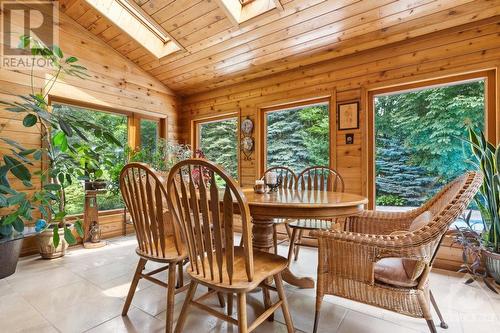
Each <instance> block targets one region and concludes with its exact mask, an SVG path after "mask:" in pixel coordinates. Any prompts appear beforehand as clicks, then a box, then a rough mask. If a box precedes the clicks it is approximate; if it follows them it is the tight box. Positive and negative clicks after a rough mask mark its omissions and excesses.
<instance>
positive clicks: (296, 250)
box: [293, 229, 304, 261]
mask: <svg viewBox="0 0 500 333" xmlns="http://www.w3.org/2000/svg"><path fill="white" fill-rule="evenodd" d="M303 233H304V230H303V229H300V231H299V237H298V238H297V243H300V242H301V241H302V234H303ZM299 251H300V245H298V244H295V258H294V259H293V260H294V261H297V259H299Z"/></svg>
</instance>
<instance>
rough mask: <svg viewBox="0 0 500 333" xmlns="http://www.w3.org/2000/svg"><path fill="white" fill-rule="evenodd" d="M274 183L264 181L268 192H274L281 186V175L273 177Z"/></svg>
mask: <svg viewBox="0 0 500 333" xmlns="http://www.w3.org/2000/svg"><path fill="white" fill-rule="evenodd" d="M275 180H276V182H275V183H266V185H267V187H269V191H270V192H276V191H278V189H279V188H280V187H281V183H282V182H283V177H282V176H281V175H279V176H277V177H276V178H275Z"/></svg>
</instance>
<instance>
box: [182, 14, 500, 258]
mask: <svg viewBox="0 0 500 333" xmlns="http://www.w3.org/2000/svg"><path fill="white" fill-rule="evenodd" d="M499 36H500V17H499V16H496V17H493V18H490V19H486V20H482V21H479V22H474V23H470V24H465V25H462V26H458V27H454V28H450V29H447V30H443V31H439V32H435V33H430V34H427V35H424V36H420V37H416V38H412V39H408V40H406V41H402V42H397V43H394V44H389V45H386V46H383V47H378V48H375V49H372V50H368V51H363V52H358V53H356V54H354V55H350V56H345V57H341V58H337V59H334V60H331V61H325V62H321V63H317V64H314V65H310V66H305V67H303V68H300V69H296V70H292V71H288V72H285V73H280V74H276V75H271V76H268V77H266V78H265V79H258V80H252V81H246V82H243V83H240V84H237V85H233V86H228V87H224V88H220V89H216V90H212V91H209V92H206V93H200V94H196V95H191V96H189V97H186V98H185V99H184V101H183V113H182V115H181V119H180V121H181V126H182V130H183V131H182V134H181V136H182V138H184V140H186V141H189V140H190V138H192V133H191V131H192V126H191V123H192V121H194V120H196V119H198V118H203V117H209V116H217V115H220V114H224V113H228V112H234V111H239V113H240V116H241V117H242V118H243V117H246V116H249V117H250V118H252V119H254V120H255V121H256V122H257V126H256V127H257V133H256V134H255V139H256V147H257V149H256V151H255V153H254V155H253V158H252V161H245V160H243V159H241V158H240V161H239V162H240V174H241V177H240V182H241V184H242V185H243V186H250V185H252V184H253V182H254V180H255V179H256V178H257V177H259V175H260V173H261V172H262V170H261V169H262V168H261V167H260V155H261V154H260V149H261V147H262V142H260V140H259V137H260V133H259V132H258V131H259V130H260V129H259V124H258V121H259V118H260V117H259V112H261V111H260V110H261V108H263V107H269V106H273V105H279V104H284V103H287V102H297V101H300V100H305V99H313V98H318V97H330V98H331V102H332V106H333V105H335V104H336V103H340V102H344V101H351V100H359V101H360V109H361V110H360V129H359V130H354V131H336V130H335V128H336V123H335V122H336V120H335V117H331V118H332V119H331V122H332V128H333V129H334V130H333V133H332V136H333V137H334V138H335V140H332V141H333V142H334V145H333V146H332V147H331V148H332V149H331V151H332V156H331V157H332V159H333V160H334V161H335V162H334V163H335V165H336V167H337V169H338V170H339V171H340V173H341V174H342V175H344V176H345V178H346V185H347V191H350V192H354V193H360V194H364V195H366V194H367V192H368V191H367V189H368V178H367V167H368V162H367V161H368V157H367V142H368V141H367V140H368V138H367V135H366V129H367V126H366V125H367V120H366V110H367V105H368V104H367V103H368V100H367V99H368V97H367V96H368V91H369V90H373V89H378V88H382V87H388V86H394V85H400V84H403V83H409V82H418V81H423V80H430V79H436V78H440V77H446V76H452V75H458V74H463V73H468V72H474V71H482V70H487V69H494V70H496V77H497V81H498V77H499V74H498V68H499V66H500V38H499ZM494 84H495V83H494ZM496 84H497V85H496V87H494V89H496V92H497V93H496V103H493V105H495V104H496V110H494V109H492V110H489V118H488V119H489V120H488V121H489V122H496V123H497V124H498V123H500V116H499V114H498V109H499V107H498V106H499V105H500V101H499V95H500V91H499V88H498V83H496ZM333 107H334V106H333ZM333 114H335V113H333ZM498 131H499V129H498V126H497V134H496V137H497V140H499V139H500V133H499V132H498ZM345 133H354V138H355V140H354V144H353V145H346V144H345V138H344V134H345ZM441 252H443V250H442V251H441ZM448 252H449V253H452V252H453V251H451V252H450V251H448ZM453 253H455V252H453ZM443 255H445V256H446V254H442V253H440V257H439V258H440V259H443V257H442V256H443ZM449 259H450V260H448V261H447V263H448V264H449V263H450V262H453V261H454V260H456V258H449ZM459 261H460V259H458V260H456V262H459ZM438 262H439V260H438Z"/></svg>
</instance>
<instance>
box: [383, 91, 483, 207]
mask: <svg viewBox="0 0 500 333" xmlns="http://www.w3.org/2000/svg"><path fill="white" fill-rule="evenodd" d="M375 124H376V155H377V157H376V177H377V178H376V187H377V204H380V205H384V204H386V203H389V204H390V205H393V204H394V202H400V201H398V200H395V198H396V197H397V198H400V199H401V200H403V201H404V202H405V205H407V206H417V205H420V204H421V203H422V202H423V201H425V200H426V199H427V198H428V197H430V196H431V195H433V194H434V193H435V192H436V191H437V190H438V189H439V188H441V186H442V185H443V184H445V183H447V182H449V181H450V180H452V179H453V178H455V177H457V176H459V175H460V174H462V173H463V172H464V171H466V170H469V169H471V168H473V167H472V166H471V164H470V163H469V162H468V160H470V159H471V156H472V152H471V150H470V147H469V146H468V145H467V144H464V142H462V141H461V140H459V139H458V138H464V139H465V138H467V136H468V133H467V127H468V126H469V125H471V126H473V127H476V128H477V127H481V128H482V126H483V124H484V81H477V82H469V83H464V84H458V85H453V86H446V87H438V88H432V89H424V90H420V91H414V92H408V93H401V94H395V95H387V96H378V97H377V98H376V99H375ZM457 137H458V138H457ZM388 197H390V198H391V200H389V201H388V200H387V198H388ZM380 198H384V200H381V199H380Z"/></svg>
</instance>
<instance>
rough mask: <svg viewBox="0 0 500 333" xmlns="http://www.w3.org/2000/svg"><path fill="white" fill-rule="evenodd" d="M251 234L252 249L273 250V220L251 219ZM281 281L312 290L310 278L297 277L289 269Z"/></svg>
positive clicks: (285, 271) (312, 283)
mask: <svg viewBox="0 0 500 333" xmlns="http://www.w3.org/2000/svg"><path fill="white" fill-rule="evenodd" d="M252 222H253V226H252V234H253V241H252V243H253V247H254V248H255V249H256V250H259V251H263V252H272V248H273V219H268V218H260V217H258V218H256V217H254V218H253V221H252ZM282 277H283V280H284V281H285V282H287V283H289V284H291V285H294V286H296V287H299V288H303V289H307V288H314V280H313V279H312V278H310V277H298V276H296V275H294V274H293V273H292V272H291V271H290V269H289V268H287V269H285V270H284V271H283V273H282Z"/></svg>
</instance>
